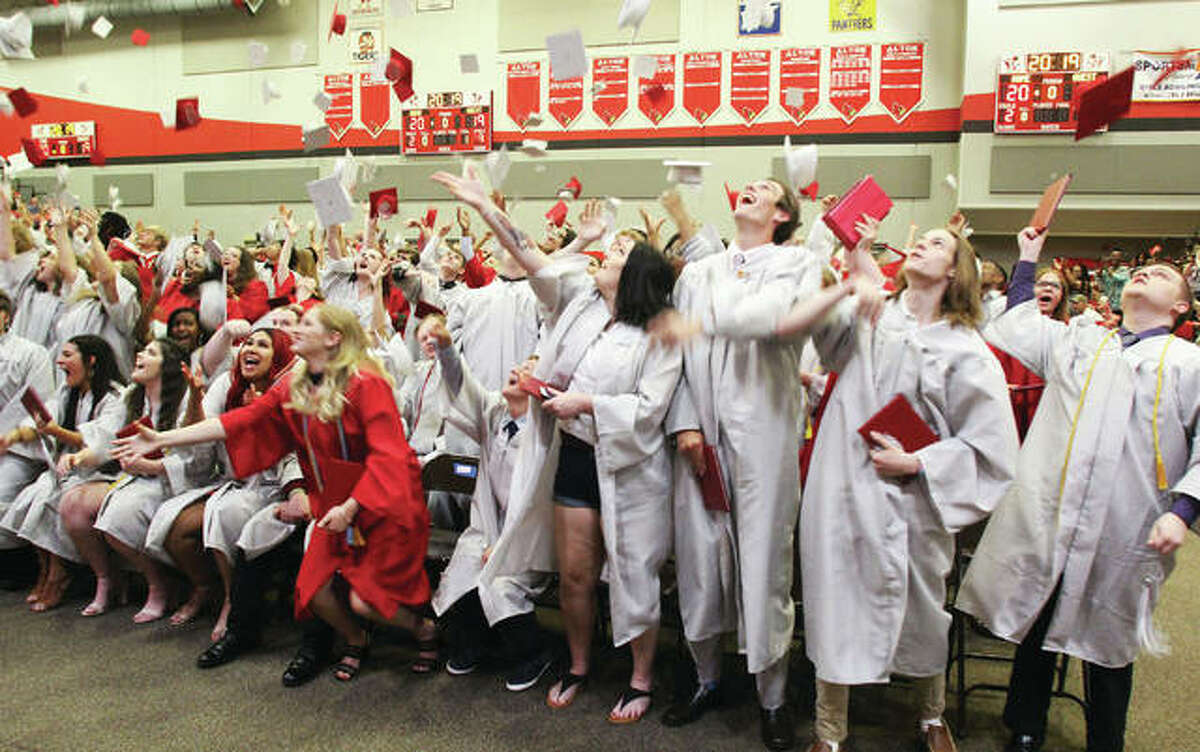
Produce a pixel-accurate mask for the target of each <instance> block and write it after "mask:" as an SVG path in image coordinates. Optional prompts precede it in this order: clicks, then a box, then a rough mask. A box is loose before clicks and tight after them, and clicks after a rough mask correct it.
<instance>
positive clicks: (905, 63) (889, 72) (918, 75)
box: [879, 42, 925, 123]
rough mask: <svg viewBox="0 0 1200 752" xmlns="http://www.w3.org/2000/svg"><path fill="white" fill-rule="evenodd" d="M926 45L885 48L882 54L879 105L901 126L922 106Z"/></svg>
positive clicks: (915, 44)
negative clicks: (910, 114) (901, 122)
mask: <svg viewBox="0 0 1200 752" xmlns="http://www.w3.org/2000/svg"><path fill="white" fill-rule="evenodd" d="M924 77H925V43H924V42H910V43H908V44H885V45H883V46H882V47H881V48H880V52H879V103H880V104H882V105H883V108H884V109H885V110H887V113H888V114H889V115H891V116H892V119H893V120H895V121H896V122H897V123H899V122H900V121H902V120H904V118H906V117H908V115H909V113H911V112H912V111H913V110H915V109H917V105H919V104H920V103H921V98H922V89H921V82H922V80H923V79H924Z"/></svg>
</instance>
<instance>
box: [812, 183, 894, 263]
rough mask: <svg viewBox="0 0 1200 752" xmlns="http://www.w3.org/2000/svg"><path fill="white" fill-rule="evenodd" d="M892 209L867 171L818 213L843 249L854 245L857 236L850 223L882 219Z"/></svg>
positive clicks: (890, 203)
mask: <svg viewBox="0 0 1200 752" xmlns="http://www.w3.org/2000/svg"><path fill="white" fill-rule="evenodd" d="M891 210H892V200H891V199H890V198H888V195H887V194H886V193H884V192H883V189H882V188H880V187H879V184H878V183H876V182H875V178H873V177H871V176H870V175H867V176H866V177H864V178H863V179H862V180H860V181H858V182H857V183H855V184H854V186H853V187H852V188H851V189H850V190H848V191H846V194H845V195H844V196H842V198H841V199H840V200H839V201H838V202H837V203H836V204H834V205H833V208H831V209H830V210H829V211H827V212H825V214H823V215H822V216H821V219H822V221H824V222H825V224H826V225H828V226H829V229H830V231H831V232H833V234H834V235H836V236H837V239H838V240H839V241H841V243H842V245H843V246H845V247H846V248H847V249H851V248H854V246H855V245H856V244H857V243H858V240H859V238H860V237H861V236H860V235H859V234H858V230H856V229H854V225H855V224H856V223H858V222H860V221H861V220H862V216H863V215H864V214H866V215H867V216H868V217H871V218H873V219H877V220H881V221H882V220H883V218H884V217H886V216H887V215H888V212H890V211H891Z"/></svg>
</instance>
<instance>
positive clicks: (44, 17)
mask: <svg viewBox="0 0 1200 752" xmlns="http://www.w3.org/2000/svg"><path fill="white" fill-rule="evenodd" d="M70 5H74V6H76V7H83V8H84V12H85V19H86V20H85V23H86V22H89V21H92V20H95V19H96V18H98V17H100V16H106V17H108V18H120V17H122V16H162V15H168V14H174V13H209V12H211V11H216V10H229V9H231V8H235V7H236V6H235V5H234V2H233V0H107V1H105V0H93V1H92V2H86V3H70ZM67 6H68V3H66V2H60V3H59V4H58V6H57V7H56V6H53V5H42V6H38V7H36V8H28V9H26V10H25V13H26V14H27V15H28V16H29V20H30V21H32V22H33V25H34V26H62V25H63V24H65V23H67V19H68V17H69V16H68V10H67Z"/></svg>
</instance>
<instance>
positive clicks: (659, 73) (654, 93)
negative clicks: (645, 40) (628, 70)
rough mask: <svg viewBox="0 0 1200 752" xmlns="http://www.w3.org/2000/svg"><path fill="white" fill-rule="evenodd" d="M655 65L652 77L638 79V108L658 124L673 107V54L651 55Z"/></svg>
mask: <svg viewBox="0 0 1200 752" xmlns="http://www.w3.org/2000/svg"><path fill="white" fill-rule="evenodd" d="M652 57H653V58H654V61H655V63H656V65H657V67H656V69H655V71H654V77H653V78H639V79H638V100H637V104H638V109H639V110H641V111H642V114H643V115H645V116H646V117H648V118H650V122H652V123H654V124H655V125H658V124H659V122H660V121H661V120H662V119H663V118H665V117H666V116H667V115H670V114H671V110H673V109H675V56H674V55H652Z"/></svg>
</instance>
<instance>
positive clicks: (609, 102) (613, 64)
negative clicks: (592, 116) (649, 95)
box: [592, 57, 629, 126]
mask: <svg viewBox="0 0 1200 752" xmlns="http://www.w3.org/2000/svg"><path fill="white" fill-rule="evenodd" d="M592 83H593V84H594V85H595V86H596V87H597V90H596V91H595V93H593V94H592V112H595V113H596V115H597V117H599V118H600V119H601V120H603V121H604V124H605V125H608V126H611V125H612V124H613V123H615V122H617V119H618V118H620V117H621V116H622V115H624V114H625V110H627V109H629V58H627V57H598V58H596V59H594V60H593V61H592Z"/></svg>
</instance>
